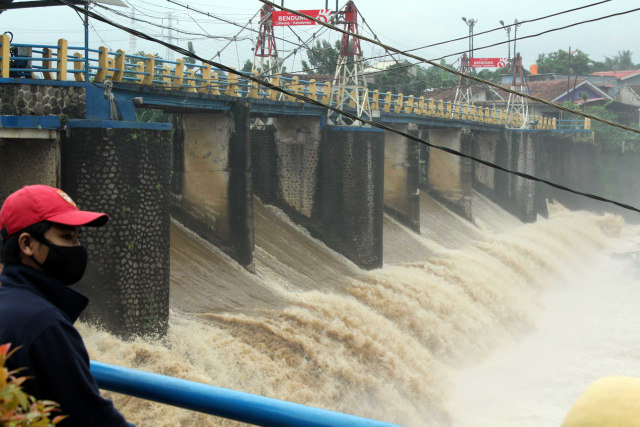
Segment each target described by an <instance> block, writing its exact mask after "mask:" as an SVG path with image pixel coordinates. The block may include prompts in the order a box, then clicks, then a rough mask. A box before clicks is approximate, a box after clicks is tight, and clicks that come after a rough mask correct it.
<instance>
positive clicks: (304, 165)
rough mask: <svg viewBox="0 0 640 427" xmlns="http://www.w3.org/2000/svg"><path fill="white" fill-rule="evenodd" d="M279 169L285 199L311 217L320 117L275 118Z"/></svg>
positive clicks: (281, 191) (315, 181)
mask: <svg viewBox="0 0 640 427" xmlns="http://www.w3.org/2000/svg"><path fill="white" fill-rule="evenodd" d="M275 141H276V153H277V173H278V182H279V186H280V188H279V190H280V193H281V194H280V195H281V197H282V201H283V202H284V203H286V204H287V205H289V206H290V207H291V208H292V209H294V210H295V211H296V212H298V213H301V214H302V215H304V216H306V217H311V210H312V208H313V195H314V194H315V191H316V184H317V168H318V147H319V144H320V120H318V119H317V118H315V117H299V118H296V120H294V121H292V120H285V119H277V120H275Z"/></svg>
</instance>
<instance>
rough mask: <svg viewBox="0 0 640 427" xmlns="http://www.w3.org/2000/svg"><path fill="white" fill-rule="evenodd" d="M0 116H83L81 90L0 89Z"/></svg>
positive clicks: (21, 86)
mask: <svg viewBox="0 0 640 427" xmlns="http://www.w3.org/2000/svg"><path fill="white" fill-rule="evenodd" d="M0 114H5V115H43V116H48V115H53V116H62V115H64V116H66V117H67V118H70V119H79V118H84V117H85V116H86V99H85V89H84V88H81V87H70V86H43V85H26V84H2V85H0Z"/></svg>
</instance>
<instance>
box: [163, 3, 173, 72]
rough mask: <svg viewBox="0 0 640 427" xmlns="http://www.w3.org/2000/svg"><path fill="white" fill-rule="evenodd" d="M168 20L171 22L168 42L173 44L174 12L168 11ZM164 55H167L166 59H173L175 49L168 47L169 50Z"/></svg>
mask: <svg viewBox="0 0 640 427" xmlns="http://www.w3.org/2000/svg"><path fill="white" fill-rule="evenodd" d="M167 20H168V22H169V24H168V25H167V26H168V27H169V30H168V34H167V42H168V43H169V44H173V15H172V12H168V13H167ZM164 57H165V59H167V60H169V61H173V49H169V48H167V52H166V53H165V55H164Z"/></svg>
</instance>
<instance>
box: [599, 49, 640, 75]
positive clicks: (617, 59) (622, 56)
mask: <svg viewBox="0 0 640 427" xmlns="http://www.w3.org/2000/svg"><path fill="white" fill-rule="evenodd" d="M632 56H633V52H631V51H630V50H622V51H620V50H619V51H618V53H617V54H616V55H614V56H613V57H611V58H610V57H608V56H605V57H604V62H600V63H598V65H597V71H612V70H633V69H635V68H636V67H637V66H636V65H635V64H634V63H633V60H632Z"/></svg>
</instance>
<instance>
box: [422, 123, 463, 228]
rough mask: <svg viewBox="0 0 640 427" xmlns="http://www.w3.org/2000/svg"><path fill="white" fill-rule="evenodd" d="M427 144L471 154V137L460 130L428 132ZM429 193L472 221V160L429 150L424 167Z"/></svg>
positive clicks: (432, 130)
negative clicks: (426, 163)
mask: <svg viewBox="0 0 640 427" xmlns="http://www.w3.org/2000/svg"><path fill="white" fill-rule="evenodd" d="M429 142H430V143H432V144H434V145H438V146H441V147H447V148H451V149H453V150H456V151H461V152H465V153H471V147H472V145H473V141H472V135H471V133H470V132H469V131H465V130H463V129H429ZM427 171H428V176H427V180H428V183H427V187H428V190H429V192H430V193H431V194H432V195H433V196H434V197H435V198H437V199H438V200H440V201H441V202H443V203H444V204H446V205H447V206H448V207H449V208H450V209H452V210H454V211H456V212H457V213H459V214H460V215H462V216H464V217H465V218H467V219H469V220H471V219H472V212H471V188H472V182H471V181H472V165H471V160H469V159H464V158H461V157H459V156H455V155H453V154H449V153H446V152H444V151H442V150H438V149H434V148H430V149H429V159H428V166H427Z"/></svg>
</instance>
